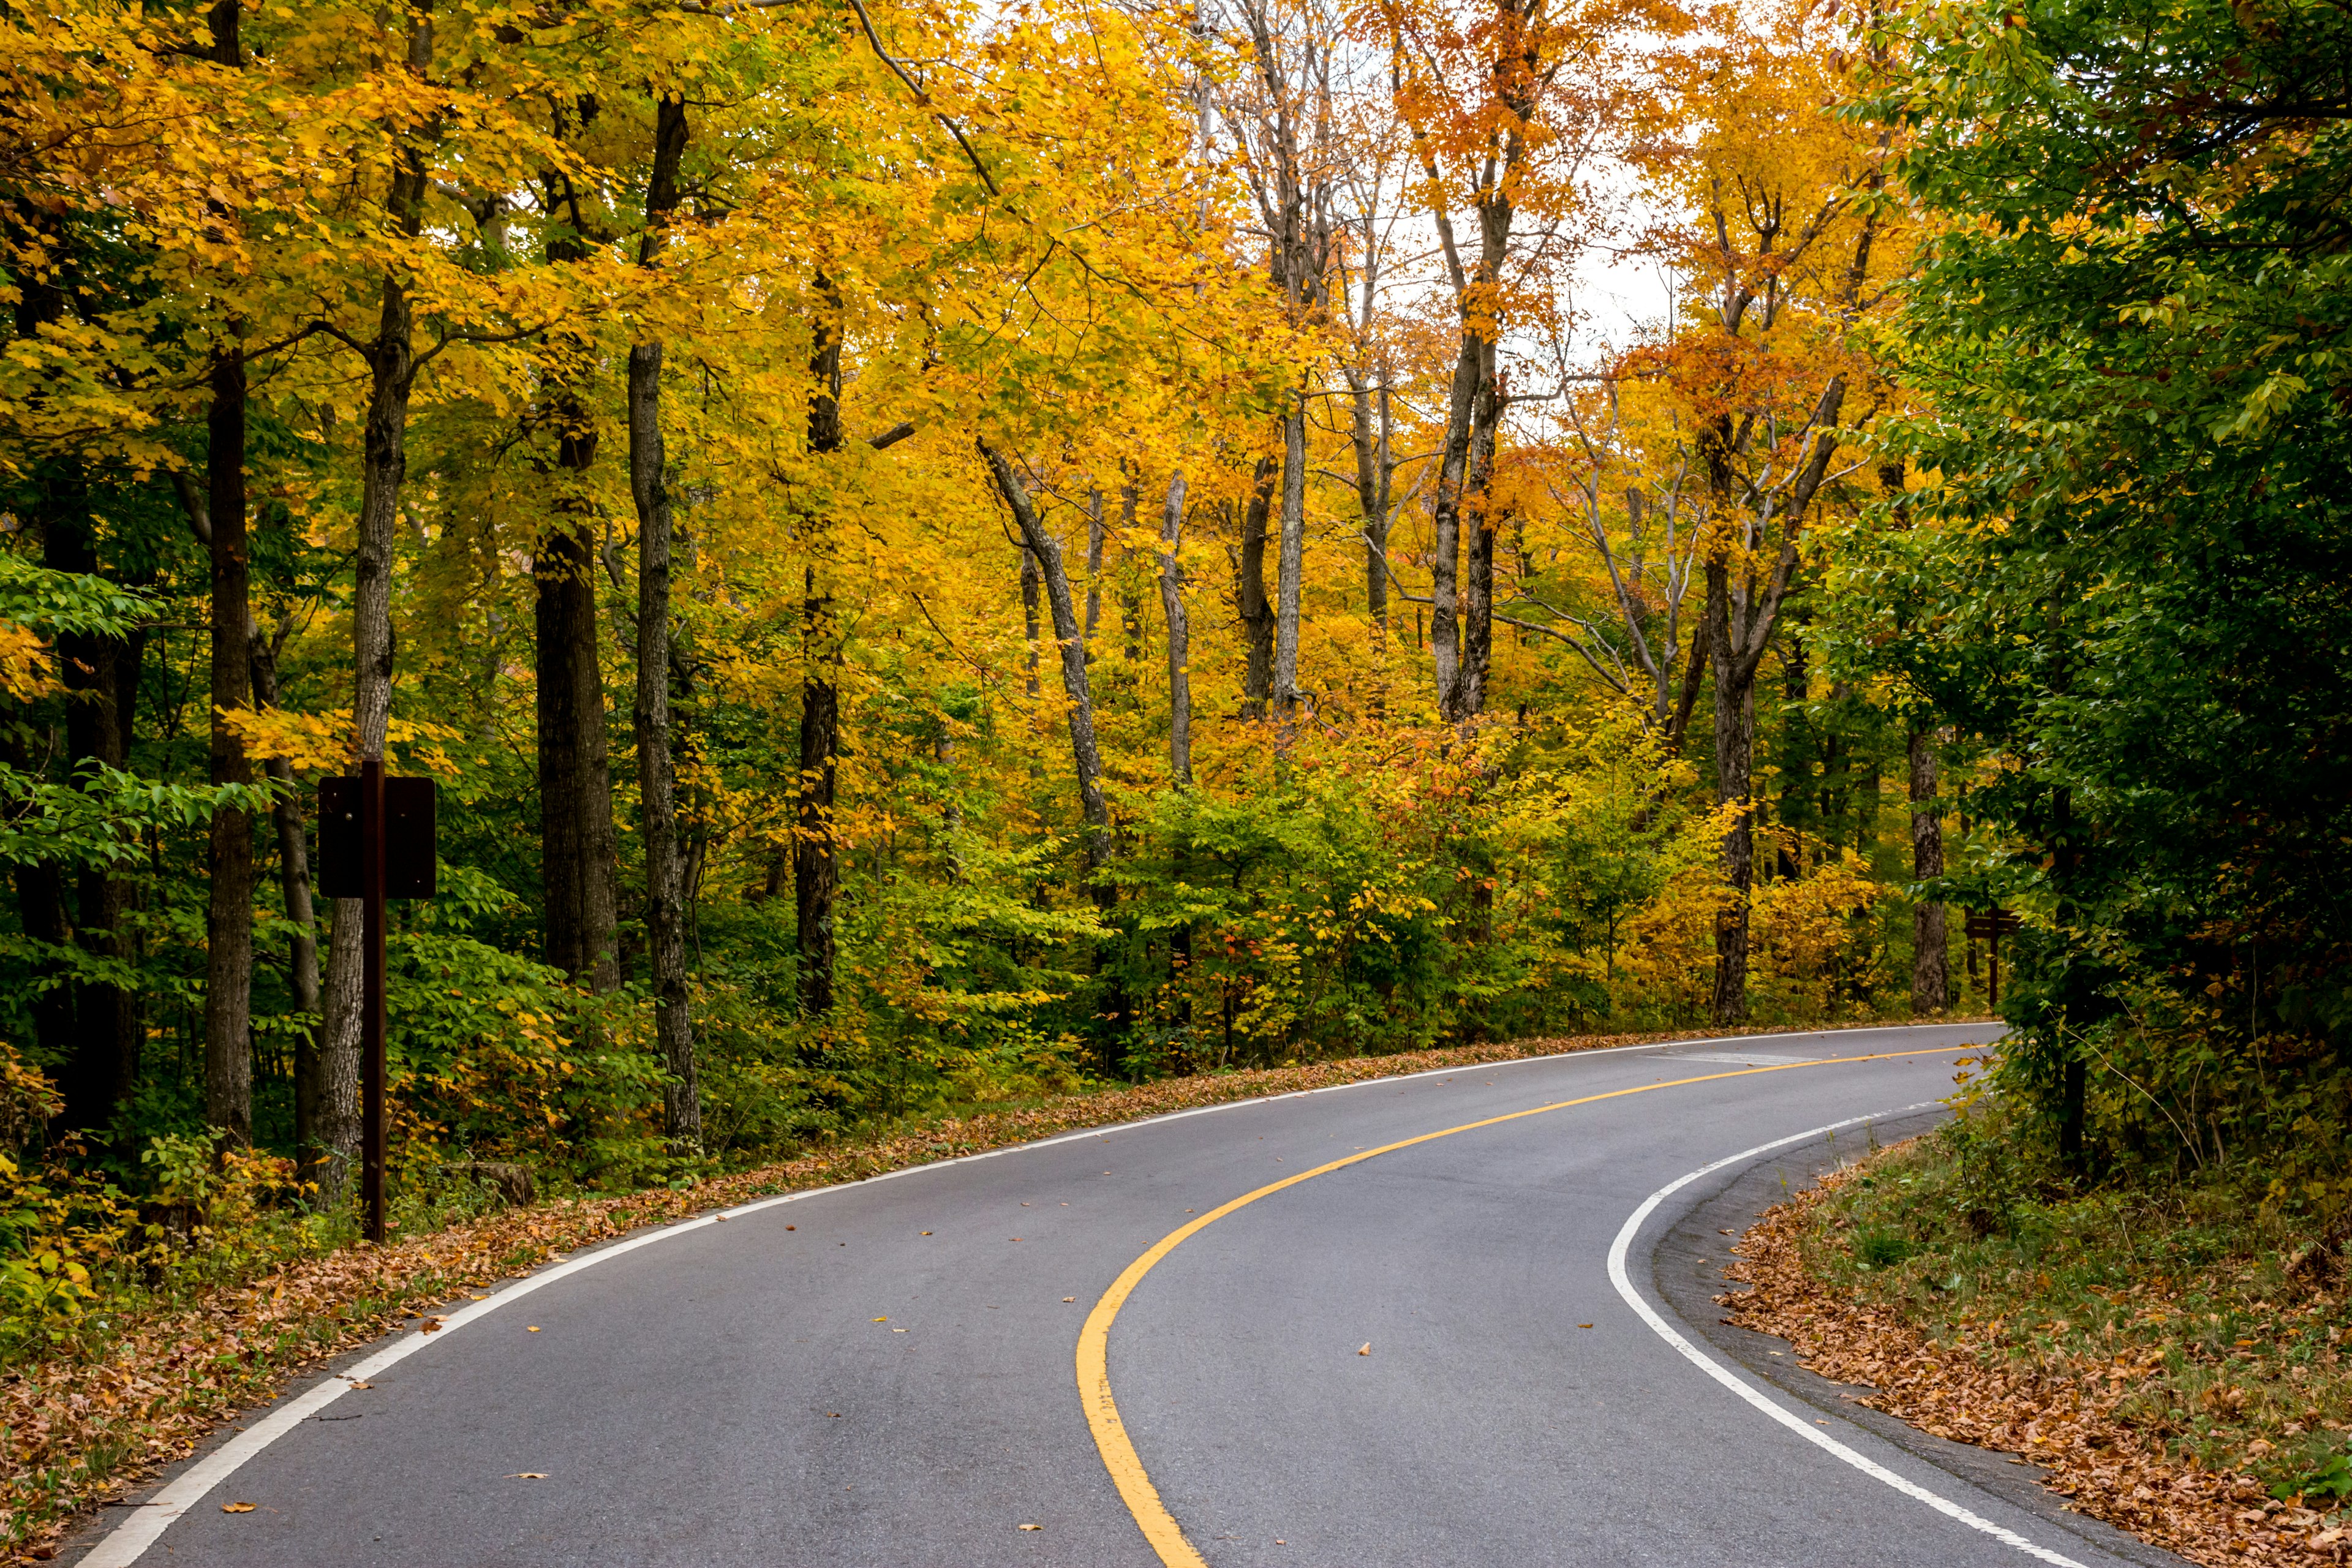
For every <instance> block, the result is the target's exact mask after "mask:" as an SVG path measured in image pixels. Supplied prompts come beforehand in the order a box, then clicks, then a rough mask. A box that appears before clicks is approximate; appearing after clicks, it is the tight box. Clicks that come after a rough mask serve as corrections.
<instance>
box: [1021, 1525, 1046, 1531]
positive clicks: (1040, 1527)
mask: <svg viewBox="0 0 2352 1568" xmlns="http://www.w3.org/2000/svg"><path fill="white" fill-rule="evenodd" d="M1021 1528H1022V1529H1024V1530H1043V1529H1045V1526H1044V1525H1042V1524H1024V1525H1023V1526H1022V1527H1021Z"/></svg>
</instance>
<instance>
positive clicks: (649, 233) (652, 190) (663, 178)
mask: <svg viewBox="0 0 2352 1568" xmlns="http://www.w3.org/2000/svg"><path fill="white" fill-rule="evenodd" d="M686 135H687V122H686V100H684V99H683V98H681V97H678V96H677V95H675V94H671V93H664V94H662V95H661V96H660V97H659V98H658V99H656V101H655V105H654V163H653V173H652V175H651V177H650V178H649V179H648V181H647V182H646V235H645V238H644V240H643V241H642V242H641V243H640V245H639V246H638V248H637V264H638V265H639V266H640V267H647V268H650V267H652V266H654V265H655V264H656V260H657V259H658V254H659V247H660V243H661V238H660V234H661V228H662V226H663V225H664V224H666V223H667V221H668V220H669V216H670V214H671V213H672V212H673V211H675V210H676V208H677V168H678V162H679V160H680V158H681V157H682V156H683V155H684V153H685V151H686ZM661 375H662V345H661V343H660V342H658V341H656V342H642V343H638V344H636V345H635V346H634V347H632V348H631V349H630V350H629V493H630V496H631V497H632V499H633V500H635V502H636V511H637V690H636V706H635V712H634V720H635V731H636V741H637V793H638V795H639V797H640V799H641V800H642V801H643V803H644V817H645V821H644V832H645V841H646V956H647V958H648V960H649V962H650V963H651V965H652V969H653V989H654V1038H655V1041H656V1044H657V1045H658V1046H659V1047H660V1050H661V1054H662V1062H663V1065H664V1066H665V1067H667V1068H668V1069H669V1076H668V1078H667V1079H666V1080H665V1081H664V1082H663V1084H662V1131H663V1132H664V1134H665V1135H666V1136H667V1138H668V1139H669V1141H670V1142H671V1143H672V1145H674V1146H678V1147H683V1148H694V1147H698V1146H699V1145H700V1143H701V1142H702V1095H701V1091H700V1089H699V1087H698V1084H697V1082H696V1078H695V1062H694V1018H693V1015H692V1013H691V1012H690V1010H689V1008H688V998H687V986H686V883H685V878H684V875H683V872H684V867H683V866H682V864H681V863H680V860H679V857H678V844H677V773H676V770H675V768H674V766H673V763H672V759H671V755H670V714H669V679H670V668H669V667H670V636H669V601H670V540H671V521H670V500H669V489H668V487H667V484H666V483H665V482H664V479H663V474H662V469H663V467H664V464H665V462H666V460H667V459H666V454H665V451H664V448H663V442H662V423H661Z"/></svg>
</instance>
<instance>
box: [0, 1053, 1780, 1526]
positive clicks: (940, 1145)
mask: <svg viewBox="0 0 2352 1568" xmlns="http://www.w3.org/2000/svg"><path fill="white" fill-rule="evenodd" d="M1733 1032H1738V1033H1748V1034H1753V1033H1756V1032H1758V1031H1754V1030H1746V1031H1727V1030H1722V1031H1716V1033H1718V1034H1723V1033H1733ZM1704 1037H1706V1034H1705V1032H1699V1033H1694V1032H1692V1031H1689V1030H1682V1031H1676V1032H1675V1033H1671V1034H1652V1035H1619V1036H1586V1037H1574V1038H1562V1039H1534V1040H1518V1041H1512V1042H1507V1043H1497V1044H1492V1045H1478V1046H1462V1047H1452V1048H1449V1049H1444V1050H1430V1051H1417V1052H1412V1053H1410V1054H1406V1055H1399V1056H1382V1057H1357V1058H1349V1059H1347V1060H1344V1061H1333V1062H1317V1063H1311V1064H1307V1065H1303V1066H1297V1067H1285V1068H1264V1069H1259V1070H1255V1071H1246V1072H1229V1073H1218V1074H1214V1075H1204V1076H1201V1077H1194V1078H1182V1079H1162V1080H1160V1081H1158V1082H1154V1083H1148V1084H1143V1085H1140V1086H1138V1087H1136V1088H1132V1089H1112V1090H1107V1091H1098V1092H1096V1093H1091V1094H1082V1095H1070V1096H1066V1097H1064V1098H1061V1099H1058V1100H1052V1101H1049V1102H1047V1103H1045V1104H1044V1105H1040V1106H1036V1107H1034V1108H1030V1109H1024V1110H993V1111H987V1112H983V1113H981V1114H977V1115H972V1116H966V1117H961V1118H955V1119H950V1120H945V1121H938V1122H936V1123H933V1124H930V1125H928V1126H924V1127H921V1128H919V1129H918V1130H915V1131H905V1132H901V1133H898V1134H897V1135H895V1136H889V1137H884V1138H879V1139H875V1140H870V1141H866V1142H856V1143H847V1144H842V1145H839V1146H835V1147H829V1148H825V1149H822V1150H819V1151H817V1152H813V1153H810V1154H808V1155H805V1156H803V1157H802V1158H800V1159H796V1160H792V1161H788V1162H785V1163H782V1164H776V1165H769V1166H764V1167H761V1169H758V1170H752V1171H745V1172H742V1173H737V1174H734V1175H730V1176H725V1177H721V1178H719V1179H716V1180H712V1181H708V1182H705V1183H703V1184H700V1185H698V1186H696V1187H693V1188H691V1189H688V1190H685V1191H673V1190H669V1189H655V1190H650V1191H646V1192H640V1193H632V1194H626V1195H625V1196H619V1197H603V1198H593V1199H577V1200H567V1201H562V1202H557V1203H551V1204H545V1205H539V1206H536V1207H532V1208H524V1209H511V1210H504V1211H500V1212H497V1213H493V1214H491V1215H488V1216H486V1217H483V1218H479V1219H475V1220H471V1221H468V1222H467V1223H464V1224H461V1225H457V1226H451V1227H450V1228H448V1229H446V1230H443V1231H439V1232H436V1233H435V1234H433V1235H430V1236H420V1237H410V1238H408V1239H405V1240H403V1241H399V1242H396V1243H394V1244H393V1245H390V1246H386V1247H351V1248H346V1249H344V1250H341V1251H338V1252H335V1253H332V1254H330V1255H328V1256H326V1257H323V1258H311V1259H307V1260H303V1261H299V1262H295V1263H289V1264H288V1265H286V1266H285V1267H283V1268H278V1269H277V1270H275V1271H273V1272H271V1273H269V1274H268V1275H265V1276H264V1277H262V1278H260V1279H255V1280H252V1281H251V1282H249V1283H247V1284H243V1285H239V1286H235V1287H224V1288H222V1289H217V1290H215V1291H213V1292H211V1293H209V1294H206V1295H205V1296H203V1297H202V1298H200V1299H199V1300H195V1301H194V1302H193V1303H184V1304H177V1305H173V1306H170V1307H165V1308H158V1309H155V1310H150V1311H145V1312H141V1311H136V1310H133V1311H117V1312H114V1313H113V1314H111V1316H110V1321H107V1322H106V1323H105V1324H104V1329H105V1331H106V1338H105V1340H104V1343H103V1348H101V1349H99V1350H95V1351H89V1352H85V1353H83V1354H81V1355H79V1356H78V1357H74V1358H70V1359H68V1358H65V1357H60V1358H58V1359H54V1360H50V1361H46V1362H41V1363H35V1364H31V1365H27V1366H21V1367H17V1368H15V1369H12V1370H11V1371H9V1372H8V1373H6V1375H5V1378H0V1432H5V1444H6V1469H5V1475H0V1499H5V1510H6V1515H5V1534H0V1549H11V1548H13V1549H14V1550H15V1552H16V1560H17V1561H20V1562H23V1561H37V1560H45V1559H46V1558H47V1556H48V1555H49V1553H50V1552H51V1550H52V1547H51V1544H50V1543H51V1542H54V1541H55V1539H56V1538H57V1536H58V1533H59V1532H61V1531H62V1530H63V1529H64V1528H65V1526H66V1525H67V1524H68V1522H70V1521H72V1520H73V1519H74V1518H75V1517H76V1516H77V1515H79V1513H81V1512H82V1511H84V1510H88V1509H89V1508H90V1507H92V1506H94V1505H96V1504H98V1503H99V1502H100V1501H102V1500H106V1499H109V1498H111V1497H114V1496H117V1495H118V1494H120V1493H121V1491H122V1489H124V1487H125V1486H126V1485H127V1484H129V1483H130V1482H131V1481H134V1480H136V1479H140V1478H141V1477H142V1476H145V1475H147V1474H150V1473H152V1471H153V1470H154V1469H155V1468H158V1467H160V1466H163V1465H166V1464H169V1463H171V1462H172V1461H173V1460H175V1459H178V1458H182V1457H184V1456H185V1455H186V1454H187V1453H189V1452H190V1451H191V1450H192V1449H193V1448H194V1447H195V1445H196V1443H197V1441H198V1440H199V1439H200V1438H202V1437H203V1436H205V1433H206V1432H207V1431H209V1430H210V1429H211V1428H212V1427H214V1426H215V1425H217V1424H218V1423H219V1422H221V1421H222V1420H224V1419H226V1417H227V1416H229V1415H233V1414H235V1413H236V1412H237V1411H240V1410H245V1409H249V1408H251V1407H253V1406H255V1405H260V1404H263V1403H266V1402H267V1401H268V1400H269V1399H271V1398H273V1397H274V1396H275V1394H274V1391H275V1390H277V1389H278V1388H280V1387H282V1386H283V1385H284V1384H286V1383H287V1382H288V1381H289V1379H291V1378H293V1377H294V1376H296V1375H298V1374H299V1373H301V1372H302V1371H303V1370H305V1369H306V1368H308V1367H310V1366H312V1365H314V1364H316V1363H318V1362H319V1361H320V1359H321V1358H324V1357H327V1356H331V1355H334V1354H336V1353H338V1352H343V1351H346V1350H350V1349H352V1348H353V1347H355V1346H357V1345H361V1344H364V1343H365V1342H368V1341H370V1340H372V1339H374V1338H376V1337H377V1336H379V1335H381V1334H383V1333H384V1332H387V1331H391V1330H393V1329H395V1328H398V1327H400V1326H401V1325H402V1324H403V1322H404V1321H405V1320H408V1319H412V1318H415V1317H416V1316H418V1315H419V1311H420V1309H422V1308H425V1307H429V1306H432V1305H434V1304H436V1303H438V1302H441V1301H444V1300H447V1299H448V1298H450V1297H452V1296H455V1295H457V1294H458V1293H459V1292H461V1291H464V1290H467V1289H478V1288H479V1287H481V1286H483V1285H486V1284H488V1283H489V1282H490V1281H492V1280H495V1279H502V1278H507V1277H510V1276H513V1275H517V1274H521V1273H527V1272H529V1271H530V1270H531V1269H533V1268H538V1267H539V1266H541V1264H544V1263H546V1262H548V1261H550V1260H551V1259H554V1258H559V1257H561V1256H562V1255H563V1254H565V1253H567V1252H570V1251H572V1250H573V1249H575V1248H578V1247H586V1246H589V1245H591V1244H593V1243H595V1242H600V1241H604V1240H606V1239H609V1238H611V1237H617V1236H620V1235H622V1234H623V1233H625V1232H626V1231H630V1230H634V1229H635V1228H637V1227H638V1226H647V1225H659V1224H664V1223H667V1222H669V1221H673V1220H678V1219H684V1218H688V1217H689V1216H691V1215H697V1214H699V1213H702V1212H704V1211H705V1210H709V1209H713V1208H723V1207H726V1206H728V1205H733V1204H740V1203H742V1202H745V1201H747V1200H749V1199H751V1198H754V1197H760V1196H763V1195H766V1194H774V1193H783V1192H792V1191H796V1190H802V1189H806V1188H813V1187H822V1186H830V1185H834V1184H838V1183H842V1182H849V1181H856V1180H858V1179H860V1178H862V1177H866V1176H872V1175H878V1174H880V1173H883V1172H886V1171H894V1170H898V1169H902V1168H904V1167H906V1166H908V1165H919V1164H924V1163H929V1162H930V1161H934V1160H942V1159H950V1158H952V1157H954V1156H957V1155H961V1154H974V1153H979V1152H982V1151H985V1150H989V1149H998V1148H1003V1147H1004V1146H1005V1145H1007V1144H1013V1143H1022V1142H1029V1141H1031V1140H1034V1139H1038V1138H1046V1137H1051V1136H1053V1135H1054V1134H1055V1133H1059V1132H1066V1131H1076V1130H1078V1129H1080V1128H1087V1127H1099V1126H1104V1125H1107V1124H1109V1123H1114V1122H1120V1121H1134V1120H1137V1119H1139V1118H1141V1117H1148V1116H1157V1115H1161V1114H1164V1113H1166V1112H1168V1111H1172V1110H1191V1109H1192V1108H1194V1107H1198V1106H1203V1105H1213V1104H1218V1103H1221V1102H1223V1101H1227V1100H1247V1099H1251V1098H1253V1097H1255V1096H1260V1095H1269V1094H1283V1093H1289V1092H1296V1091H1299V1090H1305V1089H1321V1088H1325V1087H1327V1086H1329V1085H1332V1084H1341V1083H1352V1082H1357V1081H1360V1080H1363V1079H1376V1078H1391V1077H1396V1076H1400V1075H1402V1074H1407V1073H1415V1072H1423V1071H1427V1070H1430V1069H1432V1068H1451V1067H1469V1066H1475V1065H1476V1064H1479V1063H1482V1062H1495V1061H1508V1060H1514V1059H1517V1058H1526V1057H1539V1056H1553V1055H1558V1054H1560V1053H1563V1052H1570V1051H1582V1050H1594V1049H1599V1048H1601V1047H1609V1046H1623V1045H1640V1044H1645V1043H1650V1042H1654V1041H1659V1040H1668V1039H1694V1038H1704Z"/></svg>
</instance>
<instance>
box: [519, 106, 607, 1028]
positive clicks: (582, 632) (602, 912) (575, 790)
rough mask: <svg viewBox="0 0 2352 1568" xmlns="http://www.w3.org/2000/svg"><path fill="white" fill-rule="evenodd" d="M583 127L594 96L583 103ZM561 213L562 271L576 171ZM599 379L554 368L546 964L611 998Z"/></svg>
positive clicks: (545, 589)
mask: <svg viewBox="0 0 2352 1568" xmlns="http://www.w3.org/2000/svg"><path fill="white" fill-rule="evenodd" d="M573 107H574V108H576V109H577V110H578V111H579V115H580V119H581V121H582V122H583V125H584V124H585V123H586V122H587V121H590V120H592V119H593V117H594V110H593V106H592V104H591V103H590V102H589V100H581V101H580V102H579V103H578V104H576V105H574V106H573ZM541 187H542V191H543V202H544V205H545V207H546V210H547V211H549V212H550V213H568V214H569V217H570V226H569V227H567V228H560V229H557V230H554V231H553V232H552V233H551V237H549V239H548V241H547V244H546V255H547V261H548V263H549V265H550V266H551V267H558V268H561V267H567V266H572V265H576V264H578V263H581V262H583V261H585V260H586V259H587V258H588V256H589V254H590V252H589V247H588V243H587V241H586V240H585V239H584V238H583V237H581V235H580V234H579V232H578V230H579V228H580V227H581V226H582V215H581V210H580V195H579V193H578V191H577V190H576V189H575V188H574V186H573V184H572V179H571V176H570V175H568V174H560V173H549V174H544V175H542V176H541ZM592 374H595V371H594V367H593V362H591V361H590V360H589V359H588V356H587V355H586V354H585V353H581V354H579V355H578V357H577V358H576V359H574V360H572V361H571V362H569V363H562V364H559V365H558V366H557V367H556V368H555V370H554V372H553V375H554V382H555V384H554V386H553V389H552V395H551V397H552V403H553V408H554V416H555V420H554V422H555V426H556V456H555V474H556V483H557V487H558V488H557V492H556V495H555V501H554V508H553V510H554V517H553V519H552V520H551V522H550V523H549V525H548V527H547V529H546V531H545V532H544V534H543V535H542V537H541V542H540V546H539V555H538V559H537V561H536V562H535V563H533V572H532V575H533V576H534V578H535V579H536V581H537V587H538V603H537V606H536V627H535V629H536V632H537V661H538V676H539V693H538V720H539V778H540V814H541V815H540V838H541V866H542V868H543V870H544V875H545V878H546V890H547V913H546V954H547V962H548V963H551V964H553V965H555V966H556V967H558V968H560V969H562V971H563V972H564V973H566V974H568V975H570V976H571V977H572V979H573V980H574V981H577V982H581V983H583V984H586V985H587V986H588V987H589V988H590V989H592V990H593V991H595V992H598V993H600V994H601V993H604V992H609V991H612V990H613V989H614V988H615V987H616V986H618V985H619V984H620V983H621V963H620V951H619V947H618V935H619V926H620V836H619V834H618V832H617V830H616V829H615V826H614V821H613V760H612V735H611V726H610V723H609V721H607V719H606V716H605V711H604V708H605V700H604V665H603V658H602V655H603V639H602V637H601V630H602V627H601V621H602V616H601V615H600V614H599V607H598V605H597V602H596V599H597V593H596V568H597V565H598V561H597V552H596V538H595V535H596V525H595V521H594V518H593V505H592V503H591V501H590V500H589V499H588V496H587V493H586V492H587V486H588V480H587V474H588V470H589V469H590V468H593V466H594V464H595V461H596V452H597V447H598V446H599V445H600V441H599V436H598V431H597V428H596V418H595V415H594V414H593V412H592V411H591V410H590V409H589V407H588V406H587V405H586V404H585V402H584V400H583V398H582V396H581V395H580V393H579V391H578V390H577V383H578V382H579V381H582V380H584V379H585V378H586V377H588V376H590V375H592Z"/></svg>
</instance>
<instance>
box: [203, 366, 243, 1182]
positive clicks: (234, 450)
mask: <svg viewBox="0 0 2352 1568" xmlns="http://www.w3.org/2000/svg"><path fill="white" fill-rule="evenodd" d="M230 330H231V331H235V330H236V323H234V322H232V323H231V324H230ZM245 405H246V385H245V356H244V353H243V351H241V350H238V349H228V350H226V351H223V352H220V353H216V354H215V357H214V360H213V366H212V411H211V414H210V415H209V416H208V417H207V419H206V421H205V426H206V436H207V437H208V440H207V450H206V455H205V477H206V486H205V488H206V491H207V494H206V497H205V502H206V512H207V521H209V522H210V523H211V524H212V551H211V555H212V710H213V714H212V742H211V754H210V758H209V763H210V770H209V771H210V776H211V779H212V782H213V783H214V784H251V783H252V782H253V765H252V763H250V762H248V761H247V758H246V754H245V746H244V744H243V742H240V741H239V740H238V739H237V738H236V732H235V731H232V730H230V728H229V727H228V722H227V717H226V716H227V715H229V714H231V713H237V712H242V711H245V710H247V709H249V708H250V707H251V706H252V703H253V696H252V665H251V660H252V656H253V645H252V642H251V640H250V638H249V637H248V636H247V627H248V626H250V624H251V620H252V607H251V602H250V601H251V595H250V594H249V592H248V589H247V542H246V508H245ZM207 859H208V861H209V868H210V871H211V887H210V889H209V891H208V895H207V898H206V900H205V1121H207V1122H208V1123H209V1124H211V1125H212V1126H213V1127H215V1128H217V1129H219V1130H220V1131H221V1132H222V1133H223V1134H224V1135H225V1136H226V1138H227V1139H228V1141H229V1142H232V1143H247V1144H249V1143H251V1142H253V819H252V817H251V816H248V815H247V813H245V812H243V811H239V810H235V809H232V808H229V807H223V808H222V809H220V810H218V811H216V812H215V813H214V814H213V820H212V834H211V842H210V845H209V850H208V856H207Z"/></svg>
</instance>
